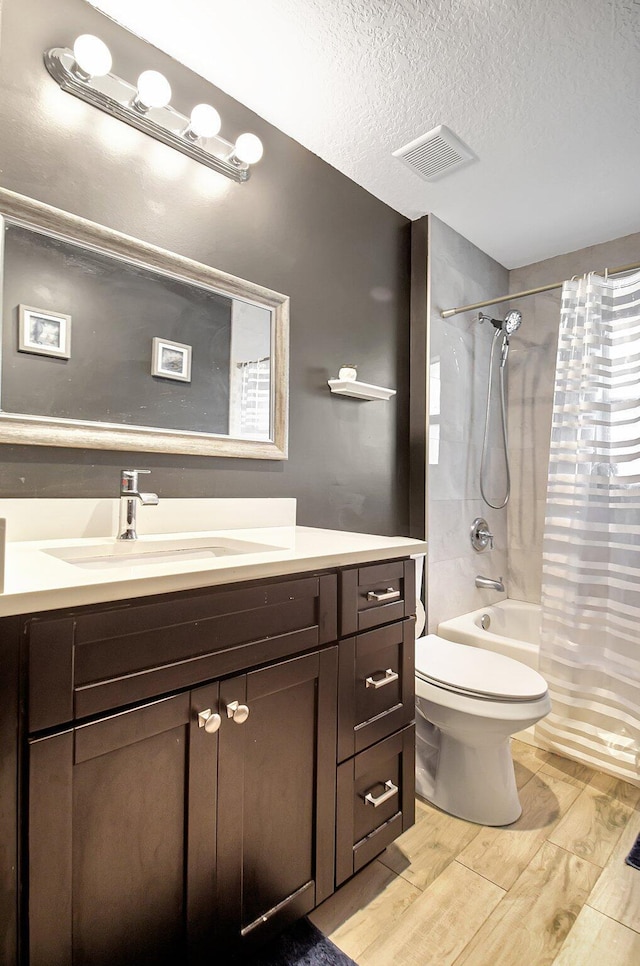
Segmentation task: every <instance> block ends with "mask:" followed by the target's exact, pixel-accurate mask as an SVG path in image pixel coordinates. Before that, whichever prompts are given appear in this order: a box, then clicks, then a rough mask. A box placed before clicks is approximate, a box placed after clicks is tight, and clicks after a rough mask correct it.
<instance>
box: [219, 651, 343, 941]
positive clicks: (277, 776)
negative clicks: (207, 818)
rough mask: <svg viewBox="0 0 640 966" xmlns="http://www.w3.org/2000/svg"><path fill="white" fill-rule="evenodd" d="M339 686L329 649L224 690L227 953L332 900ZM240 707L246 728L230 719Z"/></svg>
mask: <svg viewBox="0 0 640 966" xmlns="http://www.w3.org/2000/svg"><path fill="white" fill-rule="evenodd" d="M336 678H337V648H328V649H327V650H323V651H320V652H314V653H313V654H308V655H304V656H303V657H299V658H296V659H294V660H289V661H283V662H280V663H278V664H275V665H272V666H270V667H267V668H264V669H263V670H259V671H253V672H251V673H249V674H247V675H242V676H241V677H237V678H233V679H231V680H228V681H223V682H222V683H221V685H220V708H221V714H222V716H223V723H222V727H221V731H220V750H219V770H218V781H219V796H218V822H219V825H218V843H219V844H218V907H219V914H220V917H221V920H222V922H223V923H224V932H225V935H224V936H222V937H221V939H222V940H223V941H225V942H226V944H228V945H231V946H234V945H237V944H239V943H241V942H242V941H244V943H245V944H252V943H253V942H254V941H256V940H257V939H260V940H262V939H264V938H266V937H267V936H269V935H271V934H272V933H274V932H275V931H277V930H278V929H279V928H281V927H282V926H283V925H285V924H286V923H288V922H290V921H293V920H294V919H296V918H298V917H299V916H301V915H304V914H305V913H306V912H309V911H310V910H311V909H312V908H313V907H314V906H315V905H317V904H318V903H319V902H321V901H322V900H323V899H324V898H326V896H328V895H329V894H330V893H331V891H332V890H333V881H334V862H335V859H334V855H335V827H334V826H335V782H336V766H335V748H336ZM236 701H237V702H238V703H239V705H246V707H247V708H248V709H249V716H248V718H247V719H246V720H245V721H243V722H242V723H236V721H234V720H233V718H231V717H228V716H227V712H226V708H230V709H231V711H232V710H233V704H232V703H233V702H236ZM242 717H243V715H242V714H240V715H239V718H242Z"/></svg>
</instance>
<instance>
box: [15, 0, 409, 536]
mask: <svg viewBox="0 0 640 966" xmlns="http://www.w3.org/2000/svg"><path fill="white" fill-rule="evenodd" d="M85 32H88V33H95V34H98V35H99V36H101V37H102V38H103V39H104V40H105V41H106V43H107V44H109V46H110V48H111V50H112V52H113V55H114V70H115V71H116V72H117V73H120V74H121V75H122V76H125V77H128V78H130V79H133V78H135V77H136V76H137V72H138V71H139V70H141V69H142V68H155V69H157V70H161V71H163V72H164V73H165V74H166V75H167V76H168V77H169V79H170V82H171V84H172V87H173V91H174V96H173V103H174V105H175V106H176V107H177V108H178V109H181V110H183V111H184V112H185V113H188V110H189V109H190V107H191V106H192V105H193V104H195V103H197V102H199V101H210V102H211V103H213V104H214V105H215V106H216V107H217V109H218V110H219V111H220V114H221V116H222V118H223V130H222V133H223V134H224V136H225V137H227V138H228V139H229V140H231V141H232V140H234V138H235V137H236V136H237V134H239V133H241V132H242V131H245V130H250V131H254V132H255V133H256V134H258V136H259V137H261V138H262V140H263V142H264V145H265V155H264V158H263V159H262V161H261V162H260V163H259V164H258V165H257V166H256V168H255V172H254V174H253V176H252V178H251V180H250V181H249V182H248V183H247V184H246V185H236V184H234V183H232V182H231V181H228V180H227V179H225V178H224V177H223V176H221V175H217V174H216V173H215V172H211V171H209V170H208V169H206V168H204V167H203V166H202V165H199V164H197V163H196V162H194V161H191V160H189V159H187V158H185V157H183V156H181V155H179V154H178V153H177V152H175V151H173V150H171V149H170V148H167V147H165V146H164V145H161V144H159V143H157V142H155V141H153V140H152V139H150V138H148V137H146V136H145V135H144V134H142V133H139V132H136V131H134V130H133V129H132V128H129V127H127V126H126V125H124V124H122V123H121V122H118V121H116V120H114V119H111V118H109V117H107V116H106V115H104V114H102V113H100V112H98V111H97V110H96V109H94V108H91V107H90V106H88V105H85V104H83V103H82V102H81V101H79V100H78V99H77V98H73V97H72V96H70V95H68V94H64V93H63V92H62V91H60V90H59V89H58V87H57V86H56V84H55V82H54V81H53V80H52V79H51V78H50V77H49V75H48V74H47V72H46V70H45V68H44V66H43V63H42V53H43V51H44V50H45V49H47V48H48V47H51V46H57V45H62V46H65V45H69V44H71V43H72V42H73V40H74V39H75V37H76V36H77V35H78V34H80V33H85ZM1 41H2V48H1V51H0V55H1V56H0V180H1V183H2V185H3V186H4V187H7V188H10V189H12V190H14V191H18V192H20V193H22V194H24V195H28V196H30V197H33V198H37V199H39V200H41V201H44V202H46V203H48V204H52V205H55V206H57V207H59V208H62V209H65V210H67V211H71V212H73V213H75V214H78V215H81V216H83V217H86V218H89V219H91V220H92V221H96V222H98V223H100V224H104V225H107V226H109V227H111V228H115V229H117V230H119V231H123V232H125V233H127V234H129V235H133V236H134V237H137V238H141V239H143V240H144V241H147V242H151V243H152V244H155V245H159V246H161V247H164V248H168V249H170V250H171V251H175V252H178V253H180V254H182V255H185V256H187V257H190V258H193V259H196V260H197V261H201V262H204V263H205V264H208V265H212V266H215V267H216V268H219V269H222V270H223V271H226V272H230V273H232V274H235V275H239V276H241V277H243V278H247V279H250V280H251V281H254V282H257V283H259V284H262V285H265V286H267V287H269V288H273V289H276V290H278V291H281V292H285V293H286V294H287V295H289V296H290V297H291V407H290V410H291V428H290V459H289V461H288V462H284V463H278V462H270V461H244V460H222V459H204V458H202V459H197V458H187V457H184V458H183V457H173V456H165V457H158V456H148V455H144V454H141V455H140V456H139V457H137V456H134V457H132V456H131V454H118V453H100V452H98V451H89V450H87V451H82V450H65V449H56V448H45V447H21V446H11V447H10V446H3V447H2V448H1V451H0V495H1V496H4V497H7V496H18V497H24V496H44V495H46V496H53V497H64V496H65V495H69V494H73V495H75V496H77V495H79V494H84V495H86V496H107V495H112V494H113V493H114V492H116V490H117V485H118V473H119V470H120V468H121V467H122V466H125V465H126V464H130V463H132V462H134V463H138V464H139V465H143V466H147V467H149V468H150V469H151V470H152V471H153V477H152V484H150V485H152V486H153V489H154V490H156V491H158V492H159V493H160V495H161V496H163V495H164V496H178V495H183V496H222V497H224V496H244V497H251V496H293V497H297V498H298V501H299V502H298V508H299V509H298V514H299V520H300V522H301V523H303V524H306V525H311V526H326V527H335V528H338V529H353V530H361V531H371V532H381V533H398V532H403V531H404V532H406V531H407V529H408V383H409V362H408V353H409V320H408V314H409V243H410V231H409V223H408V221H407V220H406V219H405V218H403V217H402V216H400V215H398V214H397V213H395V212H393V211H391V210H390V209H389V208H387V207H386V206H385V205H383V204H382V203H381V202H379V201H377V200H376V199H374V198H373V197H372V196H371V195H369V194H368V193H367V192H365V191H364V190H363V189H361V188H359V187H358V186H356V185H355V184H353V183H352V182H351V181H349V180H348V179H347V178H345V177H344V176H343V175H341V174H339V173H338V172H337V171H335V170H334V169H333V168H331V167H330V166H328V165H327V164H325V163H324V162H322V161H321V160H319V159H318V158H317V157H316V156H315V155H313V154H311V153H310V152H309V151H306V150H305V149H304V148H302V147H301V146H300V145H298V144H297V143H295V142H294V141H292V140H291V139H290V138H288V137H286V136H285V135H284V134H282V133H281V132H279V131H278V130H276V129H275V128H273V127H272V126H270V125H269V124H267V123H266V122H265V121H264V120H262V119H261V118H258V117H256V116H255V115H253V114H252V113H251V112H250V111H248V110H247V109H246V108H245V107H243V106H242V105H240V104H238V103H237V102H235V101H233V100H232V99H231V98H229V97H227V96H226V95H225V94H223V93H222V92H220V91H218V90H216V89H215V88H213V87H212V86H211V85H210V84H209V83H208V82H206V81H204V80H203V79H202V78H199V77H198V76H196V75H194V74H193V73H191V72H190V71H188V70H187V69H186V68H184V67H182V66H181V65H179V64H177V63H175V62H174V61H172V60H171V59H170V58H169V57H167V56H166V55H164V54H162V53H161V52H159V51H156V50H154V49H153V48H151V47H149V46H148V45H147V44H145V43H143V42H142V41H141V40H139V39H138V38H136V37H134V36H132V35H130V34H128V33H127V32H125V31H124V30H123V29H122V28H120V27H118V26H117V25H116V24H114V23H113V22H111V21H110V20H108V19H107V18H105V17H104V16H102V15H101V14H100V13H98V12H97V11H96V10H94V9H93V8H92V7H90V6H89V5H87V4H85V3H83V2H82V0H57V2H56V3H55V4H53V3H51V2H50V0H4V3H3V6H2V33H1ZM344 362H355V363H357V364H358V368H359V373H360V375H361V378H362V379H363V380H365V381H367V382H372V383H377V384H380V385H387V386H392V387H394V388H397V389H398V394H397V396H396V397H394V399H393V401H392V402H390V403H382V402H364V403H362V402H358V401H356V400H349V399H346V398H341V397H332V396H331V395H330V393H329V391H328V389H327V387H326V380H327V378H328V377H330V376H333V375H335V374H336V372H337V369H338V367H339V366H340V365H341V364H342V363H344Z"/></svg>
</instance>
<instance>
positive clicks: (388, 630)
mask: <svg viewBox="0 0 640 966" xmlns="http://www.w3.org/2000/svg"><path fill="white" fill-rule="evenodd" d="M414 627H415V624H414V619H413V618H412V617H410V618H407V619H406V620H404V621H398V622H397V623H395V624H387V625H386V626H384V627H378V628H376V629H375V630H372V631H368V632H367V633H366V634H358V635H357V637H350V638H347V640H345V641H341V643H340V658H339V686H338V709H339V712H338V761H344V759H345V758H350V757H351V756H352V755H354V754H356V753H357V752H359V751H363V750H364V749H365V748H368V747H369V746H370V745H373V744H375V743H376V742H377V741H380V740H381V739H382V738H386V737H387V736H388V735H390V734H393V732H394V731H397V730H398V728H402V727H403V726H404V725H407V724H409V723H410V722H411V721H413V718H414V714H415V709H414V703H415V702H414V652H415V640H414Z"/></svg>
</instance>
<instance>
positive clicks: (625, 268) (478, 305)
mask: <svg viewBox="0 0 640 966" xmlns="http://www.w3.org/2000/svg"><path fill="white" fill-rule="evenodd" d="M636 268H640V262H635V263H634V264H632V265H620V266H619V267H618V268H605V269H604V270H603V271H602V272H597V273H595V274H599V275H604V276H605V277H606V276H609V275H620V274H621V273H622V272H631V271H634V269H636ZM563 285H564V282H554V283H553V284H552V285H539V286H538V288H528V289H527V290H526V291H525V292H514V293H513V294H511V295H500V296H499V297H498V298H497V299H486V300H485V301H484V302H473V303H472V304H471V305H462V306H460V307H457V308H455V309H445V310H444V311H443V312H441V313H440V315H441V317H442V318H443V319H450V318H451V316H452V315H460V313H461V312H471V310H472V309H484V308H485V307H486V306H487V305H498V303H499V302H511V301H513V300H515V299H523V298H526V297H527V296H528V295H539V294H540V292H551V291H553V290H554V289H556V288H562V286H563Z"/></svg>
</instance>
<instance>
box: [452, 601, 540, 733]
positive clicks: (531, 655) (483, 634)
mask: <svg viewBox="0 0 640 966" xmlns="http://www.w3.org/2000/svg"><path fill="white" fill-rule="evenodd" d="M487 616H488V617H489V627H488V628H487V630H484V629H483V627H482V624H481V621H482V618H483V617H484V618H486V617H487ZM540 616H541V608H540V604H529V603H526V602H525V601H523V600H501V601H500V602H499V603H497V604H491V605H489V606H488V607H481V608H480V610H474V611H471V613H470V614H462V616H461V617H452V618H451V619H450V620H448V621H442V623H440V624H438V635H439V636H440V637H444V638H446V639H447V640H448V641H457V642H458V643H459V644H471V645H472V646H474V647H484V648H485V649H486V650H487V651H496V652H497V653H498V654H505V655H506V656H507V657H512V658H515V660H516V661H521V662H522V664H527V665H528V666H529V667H532V668H533V669H534V670H535V671H537V670H538V663H539V660H538V658H539V652H540ZM513 737H514V738H519V739H520V741H524V742H526V744H528V745H535V746H536V747H537V748H544V747H545V745H542V744H540V742H539V741H538V740H537V739H536V736H535V731H534V727H531V728H527V729H526V730H525V731H519V732H518V733H517V734H515V735H514V736H513Z"/></svg>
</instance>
